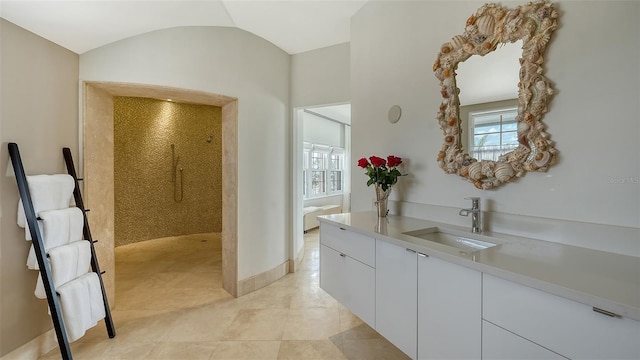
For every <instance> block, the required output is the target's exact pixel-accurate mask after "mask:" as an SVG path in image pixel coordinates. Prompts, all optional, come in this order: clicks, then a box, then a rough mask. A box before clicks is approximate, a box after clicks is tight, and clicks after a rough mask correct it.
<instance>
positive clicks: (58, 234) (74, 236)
mask: <svg viewBox="0 0 640 360" xmlns="http://www.w3.org/2000/svg"><path fill="white" fill-rule="evenodd" d="M40 217H41V218H42V221H39V223H42V242H43V245H44V251H45V253H48V252H49V250H50V249H53V248H55V247H58V246H62V245H66V244H69V243H71V242H74V241H79V240H82V237H83V236H82V231H83V229H84V216H83V215H82V210H80V209H79V208H77V207H68V208H66V209H62V210H50V211H42V212H40ZM27 268H29V269H31V270H40V266H39V265H38V258H37V257H36V252H35V249H34V248H33V244H32V245H31V249H29V256H28V257H27Z"/></svg>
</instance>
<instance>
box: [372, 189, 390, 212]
mask: <svg viewBox="0 0 640 360" xmlns="http://www.w3.org/2000/svg"><path fill="white" fill-rule="evenodd" d="M375 187H376V202H375V204H376V208H377V209H378V217H387V215H388V214H389V209H388V207H387V205H388V200H389V195H390V194H391V189H392V187H391V186H389V187H387V190H383V189H382V186H381V185H378V184H376V186H375Z"/></svg>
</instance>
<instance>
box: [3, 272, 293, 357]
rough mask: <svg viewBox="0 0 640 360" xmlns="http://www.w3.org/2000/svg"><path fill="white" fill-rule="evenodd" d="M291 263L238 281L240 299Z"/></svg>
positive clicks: (263, 285)
mask: <svg viewBox="0 0 640 360" xmlns="http://www.w3.org/2000/svg"><path fill="white" fill-rule="evenodd" d="M289 261H290V260H287V261H285V262H283V263H282V264H280V265H278V266H275V267H274V268H272V269H270V270H267V271H265V272H263V273H260V274H258V275H254V276H252V277H250V278H247V279H244V280H240V281H238V297H240V296H242V295H246V294H248V293H251V292H254V291H256V290H258V289H262V288H263V287H265V286H267V285H269V284H271V283H273V282H275V281H277V280H279V279H281V278H282V277H284V276H285V275H287V274H288V273H289V266H290V263H289ZM0 360H4V359H0Z"/></svg>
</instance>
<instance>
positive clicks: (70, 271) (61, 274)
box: [34, 240, 91, 299]
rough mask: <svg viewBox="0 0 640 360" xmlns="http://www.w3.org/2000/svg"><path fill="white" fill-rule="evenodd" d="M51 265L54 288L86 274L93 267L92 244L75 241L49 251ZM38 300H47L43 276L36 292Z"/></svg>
mask: <svg viewBox="0 0 640 360" xmlns="http://www.w3.org/2000/svg"><path fill="white" fill-rule="evenodd" d="M48 255H49V257H48V259H49V265H50V268H51V278H52V280H53V288H54V289H57V288H58V287H59V286H61V285H64V284H66V283H67V282H69V281H71V280H73V279H75V278H77V277H80V276H82V275H84V274H86V273H87V272H88V271H89V266H90V265H91V244H89V242H88V241H87V240H80V241H74V242H72V243H70V244H67V245H63V246H58V247H56V248H53V249H51V250H49V253H48ZM34 294H35V295H36V297H37V298H39V299H46V298H47V293H46V292H45V290H44V283H43V282H42V274H41V275H40V276H38V283H37V284H36V290H35V292H34Z"/></svg>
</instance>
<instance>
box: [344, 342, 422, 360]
mask: <svg viewBox="0 0 640 360" xmlns="http://www.w3.org/2000/svg"><path fill="white" fill-rule="evenodd" d="M342 346H343V349H344V354H345V355H346V357H347V359H358V360H405V359H410V358H409V357H408V356H407V355H405V354H404V353H403V352H402V351H400V350H398V348H396V347H395V346H393V345H392V344H391V343H390V342H388V341H387V340H385V339H365V340H343V341H342Z"/></svg>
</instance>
